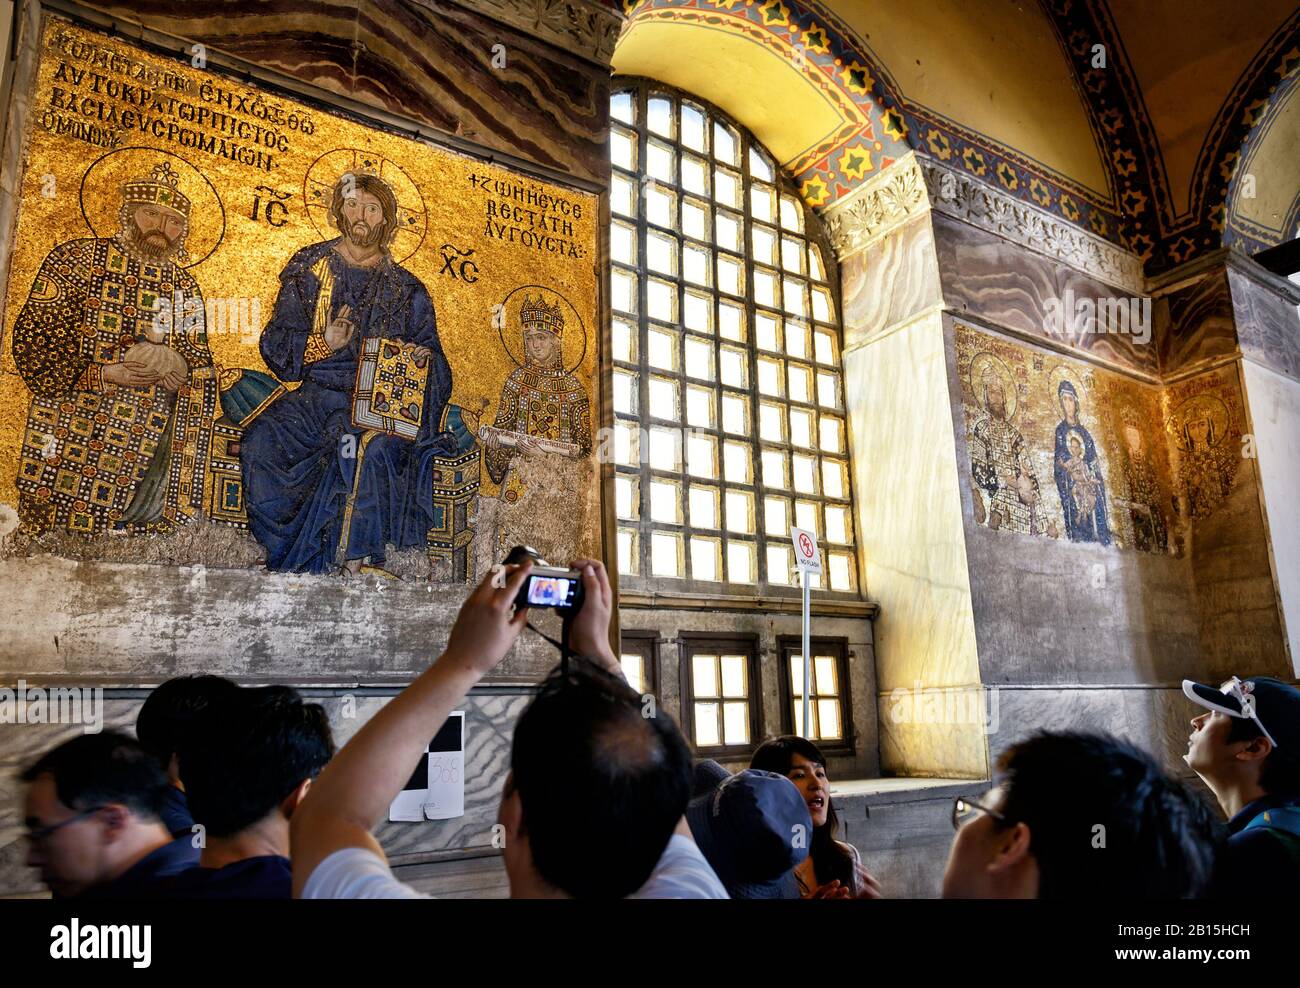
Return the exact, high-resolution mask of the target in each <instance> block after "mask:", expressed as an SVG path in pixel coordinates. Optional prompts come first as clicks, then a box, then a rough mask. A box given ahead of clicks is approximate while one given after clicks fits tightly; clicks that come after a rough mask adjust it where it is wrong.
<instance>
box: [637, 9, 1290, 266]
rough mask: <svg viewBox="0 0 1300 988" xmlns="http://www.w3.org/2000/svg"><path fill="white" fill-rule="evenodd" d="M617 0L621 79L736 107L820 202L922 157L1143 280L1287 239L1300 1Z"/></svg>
mask: <svg viewBox="0 0 1300 988" xmlns="http://www.w3.org/2000/svg"><path fill="white" fill-rule="evenodd" d="M628 8H629V14H630V16H629V20H628V24H627V26H626V28H625V30H624V34H623V37H622V38H621V40H620V42H619V46H618V48H617V50H616V52H615V57H614V67H615V70H616V71H617V72H621V73H626V74H635V75H645V76H649V77H652V78H657V79H660V80H662V81H664V82H667V83H670V84H673V85H676V86H679V87H681V88H683V89H687V90H689V91H692V92H695V93H697V94H699V95H700V96H702V97H704V98H706V99H709V100H711V101H712V102H714V103H715V104H717V105H719V106H721V107H722V108H723V109H724V110H727V111H728V112H730V113H731V114H732V115H733V116H735V117H736V118H737V119H739V120H740V121H741V122H742V123H744V124H746V125H747V126H749V127H750V128H751V129H752V130H753V131H754V133H755V134H756V136H758V137H759V139H760V140H762V141H764V142H765V143H766V144H767V145H768V147H769V148H770V149H771V150H772V151H773V153H774V154H776V155H777V156H778V157H779V158H781V159H782V160H783V161H784V162H785V166H786V168H787V170H788V171H789V172H790V174H791V175H792V176H793V177H794V179H795V180H796V182H797V183H798V184H799V185H800V187H801V189H802V190H803V193H804V196H805V198H807V199H808V201H809V202H810V203H811V204H813V205H814V206H818V207H824V206H827V205H829V204H831V203H833V202H835V201H836V200H838V199H839V198H842V197H843V196H845V195H847V194H848V193H849V192H850V191H852V189H853V188H854V187H855V186H856V185H857V184H859V183H861V182H862V181H865V180H866V179H868V178H869V177H870V175H871V173H872V172H874V171H876V170H878V169H879V168H882V167H885V166H887V165H888V164H889V163H890V162H891V161H893V160H894V159H895V158H897V157H898V156H900V155H901V154H903V153H906V151H907V150H908V149H915V150H917V152H918V153H921V154H925V155H929V156H931V157H935V158H937V159H940V160H943V161H945V162H946V163H947V164H949V165H950V166H951V167H954V168H958V169H961V170H963V171H966V172H968V173H969V174H971V175H973V176H974V177H976V178H978V179H980V180H981V181H985V182H988V183H990V184H995V185H998V186H999V187H1001V188H1002V189H1003V190H1004V191H1007V192H1009V193H1010V194H1012V195H1016V196H1018V197H1020V198H1023V199H1025V200H1026V201H1032V202H1034V203H1035V204H1036V205H1037V206H1039V207H1040V208H1043V209H1047V210H1049V211H1051V212H1053V213H1055V214H1057V215H1060V216H1062V217H1063V218H1065V219H1066V220H1068V221H1070V222H1073V223H1076V224H1078V225H1080V226H1083V227H1085V228H1087V229H1090V230H1091V231H1092V232H1094V233H1096V234H1098V235H1100V236H1103V237H1105V238H1107V239H1109V240H1112V241H1114V242H1116V243H1120V244H1122V245H1123V246H1125V247H1127V248H1129V249H1131V250H1133V251H1135V252H1136V253H1139V254H1141V255H1142V256H1143V257H1144V259H1145V260H1146V262H1147V267H1148V270H1151V271H1154V270H1160V269H1163V268H1167V267H1170V266H1172V265H1174V264H1177V263H1180V262H1182V261H1184V260H1187V259H1188V258H1190V257H1192V256H1194V255H1196V254H1198V253H1200V252H1202V251H1204V250H1206V249H1210V248H1212V247H1216V246H1218V245H1219V244H1221V243H1224V242H1229V243H1237V244H1239V245H1240V246H1242V247H1243V249H1248V250H1257V249H1260V248H1261V247H1264V246H1269V245H1270V244H1273V243H1277V242H1279V241H1280V240H1281V239H1285V238H1287V237H1289V236H1292V235H1294V223H1295V218H1296V216H1295V214H1296V212H1297V208H1300V154H1297V150H1300V148H1297V140H1298V139H1300V99H1292V98H1291V93H1292V90H1293V87H1294V84H1295V81H1296V78H1297V76H1300V12H1298V11H1297V9H1296V6H1295V3H1294V0H1250V2H1249V3H1242V2H1241V0H1194V2H1189V0H1141V2H1135V0H1110V2H1108V0H980V2H978V3H971V2H969V0H925V2H924V3H917V2H915V0H753V2H749V0H639V2H635V3H633V2H631V0H628ZM1288 223H1289V224H1290V227H1289V228H1288Z"/></svg>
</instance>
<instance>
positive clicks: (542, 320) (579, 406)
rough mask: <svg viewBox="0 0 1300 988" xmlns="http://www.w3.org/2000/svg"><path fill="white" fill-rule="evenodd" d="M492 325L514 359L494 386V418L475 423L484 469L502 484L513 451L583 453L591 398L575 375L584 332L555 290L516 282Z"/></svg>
mask: <svg viewBox="0 0 1300 988" xmlns="http://www.w3.org/2000/svg"><path fill="white" fill-rule="evenodd" d="M497 326H498V330H499V332H500V334H501V342H502V345H503V346H504V347H505V349H506V352H507V353H509V354H510V358H511V359H512V360H513V361H514V362H515V363H516V364H518V365H519V366H518V367H517V368H516V369H515V370H513V371H511V372H510V375H509V376H508V377H507V378H506V381H505V384H504V385H503V386H502V388H501V397H500V400H499V402H498V404H497V415H496V419H495V420H494V421H493V423H492V425H491V426H485V427H481V428H480V430H479V438H480V440H481V441H482V443H483V445H484V447H485V450H486V455H485V460H486V465H487V471H488V476H489V477H491V478H492V481H493V482H494V483H497V484H500V483H502V481H504V480H505V477H506V473H507V471H508V470H509V468H510V465H511V463H512V462H513V461H514V459H515V458H516V457H517V456H520V455H524V456H533V455H537V454H539V453H540V454H550V455H558V456H563V457H566V458H568V459H572V460H579V459H584V458H586V457H587V456H589V455H590V454H591V402H590V400H589V399H588V397H587V390H586V388H584V387H583V385H582V382H581V381H580V380H579V379H578V377H577V375H575V374H574V370H575V369H576V368H577V366H578V365H579V364H581V363H582V360H583V357H585V356H586V353H587V331H586V327H585V326H584V324H583V322H582V319H581V317H580V316H579V315H578V313H577V310H576V309H574V307H573V305H572V303H570V302H569V301H568V300H567V299H566V298H564V296H563V295H560V294H559V293H558V292H556V291H553V290H549V289H545V288H543V287H542V286H541V285H522V286H520V287H519V288H516V289H515V290H514V291H512V292H511V293H510V294H509V295H507V296H506V298H505V300H504V301H503V302H502V304H501V308H500V309H498V310H497Z"/></svg>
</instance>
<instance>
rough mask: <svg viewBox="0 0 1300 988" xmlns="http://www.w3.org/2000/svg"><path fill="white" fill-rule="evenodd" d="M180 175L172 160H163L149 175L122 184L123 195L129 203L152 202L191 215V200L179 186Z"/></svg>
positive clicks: (184, 214)
mask: <svg viewBox="0 0 1300 988" xmlns="http://www.w3.org/2000/svg"><path fill="white" fill-rule="evenodd" d="M179 183H180V177H179V176H178V175H177V174H176V173H175V172H174V171H172V166H171V163H170V162H167V161H162V162H159V163H158V164H156V165H154V166H153V171H151V172H150V173H149V174H148V175H147V176H145V177H142V178H133V179H130V180H129V181H127V182H126V183H125V184H124V185H123V186H122V195H123V197H124V198H125V199H126V202H127V205H131V204H132V203H137V202H152V203H156V204H157V205H159V206H166V207H167V208H168V209H174V210H176V212H178V213H180V214H181V215H182V216H186V217H188V216H189V215H190V201H189V199H188V198H186V196H185V193H183V192H181V190H180V188H179Z"/></svg>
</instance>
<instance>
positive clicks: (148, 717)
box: [135, 676, 239, 769]
mask: <svg viewBox="0 0 1300 988" xmlns="http://www.w3.org/2000/svg"><path fill="white" fill-rule="evenodd" d="M238 689H239V687H238V686H237V685H235V684H234V683H232V682H231V681H230V680H229V679H226V678H225V677H224V676H178V677H177V678H175V679H169V680H167V682H165V683H162V684H160V685H159V686H157V687H156V688H155V689H154V690H153V691H152V692H151V693H150V694H149V697H148V699H146V700H145V701H144V706H142V707H141V708H140V713H139V715H138V716H137V717H136V719H135V736H136V737H137V738H139V739H140V744H141V745H142V746H143V747H144V750H145V751H147V752H149V754H151V755H153V757H154V758H155V759H157V761H158V764H159V765H161V766H162V767H163V768H164V769H167V768H169V767H170V766H171V761H172V756H173V755H174V754H176V753H177V752H178V751H180V750H181V748H183V747H187V746H188V745H189V744H191V742H192V736H193V733H194V732H195V731H199V730H202V729H203V715H204V713H205V712H206V711H207V710H208V709H209V708H210V707H211V706H212V704H213V703H214V702H216V701H217V700H219V699H221V698H223V697H229V696H231V694H233V693H234V692H236V691H238Z"/></svg>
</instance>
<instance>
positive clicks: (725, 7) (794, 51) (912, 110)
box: [614, 0, 1134, 249]
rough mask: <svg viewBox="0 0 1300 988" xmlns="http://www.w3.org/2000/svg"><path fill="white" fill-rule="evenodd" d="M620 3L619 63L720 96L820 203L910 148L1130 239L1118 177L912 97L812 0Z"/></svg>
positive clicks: (626, 69)
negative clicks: (1074, 173)
mask: <svg viewBox="0 0 1300 988" xmlns="http://www.w3.org/2000/svg"><path fill="white" fill-rule="evenodd" d="M624 7H625V9H626V11H627V13H628V22H627V25H626V27H625V29H624V32H623V35H622V36H621V38H620V40H619V43H618V47H617V48H616V50H615V54H614V69H615V71H616V72H617V73H621V74H627V75H635V76H643V77H648V78H654V79H658V80H659V81H662V82H665V83H667V84H669V85H672V86H674V87H676V88H678V89H681V90H685V91H688V92H693V93H696V94H698V95H699V96H701V97H702V98H704V99H707V100H709V101H710V102H712V103H714V104H715V105H717V106H719V107H721V108H722V109H723V110H724V111H726V112H727V113H729V114H730V115H731V116H732V117H734V118H735V119H737V120H738V121H739V122H740V123H742V124H743V125H744V126H745V127H747V128H748V129H749V130H750V131H751V133H753V134H754V135H755V136H756V137H757V138H758V139H759V140H760V141H762V142H763V143H764V144H765V145H766V146H767V147H768V148H769V149H771V151H772V152H773V154H775V155H776V156H777V158H778V159H779V160H780V161H781V162H782V166H783V168H784V170H785V171H786V172H787V173H788V174H789V175H791V176H792V178H793V179H794V181H795V183H796V186H797V187H798V189H799V191H800V194H801V195H802V196H803V198H804V200H805V201H806V202H807V203H808V204H809V205H810V206H813V207H814V208H816V209H819V210H821V209H825V208H826V207H828V206H830V205H832V204H834V203H835V202H837V201H839V200H841V199H843V198H845V197H846V196H848V195H849V194H850V193H851V192H852V191H853V190H854V189H855V188H857V187H858V186H859V185H860V184H862V183H863V182H865V181H867V180H868V179H869V178H871V177H872V176H873V175H874V174H876V173H877V172H878V171H880V170H881V169H883V168H886V167H888V166H889V165H890V164H892V163H893V162H894V161H895V160H897V159H898V158H901V157H902V156H903V155H905V154H907V153H908V152H909V151H913V150H915V151H916V152H918V153H919V154H922V155H924V156H927V157H931V158H934V159H935V160H938V161H941V162H943V163H944V165H945V166H946V167H948V168H952V169H955V170H957V171H959V172H964V173H966V174H968V175H970V176H971V177H972V178H975V179H977V180H979V181H981V182H984V183H986V184H988V185H992V186H994V187H996V188H998V189H999V190H1000V191H1002V192H1003V193H1004V194H1009V195H1011V196H1013V197H1015V198H1017V199H1020V200H1022V201H1024V202H1027V203H1032V204H1033V205H1034V206H1035V207H1037V208H1039V209H1043V210H1046V211H1047V212H1049V213H1052V214H1053V215H1055V216H1058V217H1060V218H1061V219H1063V220H1065V221H1066V222H1068V223H1070V224H1072V225H1075V226H1078V227H1081V228H1083V229H1086V230H1089V231H1090V232H1092V233H1094V234H1096V235H1099V236H1101V237H1103V238H1104V239H1106V240H1109V241H1111V242H1112V243H1116V244H1119V245H1120V246H1122V247H1125V248H1126V249H1130V248H1131V247H1132V241H1133V236H1134V231H1133V228H1132V226H1131V224H1126V222H1125V213H1126V212H1128V211H1130V210H1131V206H1132V203H1131V202H1128V203H1121V202H1120V200H1119V199H1118V197H1117V195H1116V193H1115V191H1114V190H1115V186H1114V183H1112V186H1111V188H1110V189H1108V190H1106V191H1105V192H1098V191H1096V190H1094V189H1092V188H1089V187H1088V186H1086V185H1085V184H1083V183H1082V182H1079V181H1076V180H1074V179H1072V178H1071V177H1069V176H1067V175H1063V174H1061V173H1060V172H1058V171H1055V170H1053V169H1052V168H1049V167H1047V166H1046V165H1044V164H1043V163H1042V162H1041V161H1038V160H1036V159H1034V158H1033V157H1031V156H1029V155H1027V154H1024V153H1022V152H1020V151H1018V150H1016V149H1015V148H1012V147H1008V146H1006V145H1005V144H1003V143H1000V142H998V141H996V140H994V139H992V138H990V137H988V136H987V135H985V134H982V133H979V132H977V131H974V130H972V129H970V128H968V127H964V126H963V125H962V124H961V123H959V122H958V121H956V120H953V119H950V118H948V117H946V116H944V115H942V114H940V113H938V112H936V111H935V110H933V109H930V108H928V107H925V106H921V105H920V104H917V103H914V102H910V101H908V100H907V99H906V98H905V96H904V94H903V93H902V92H901V90H900V88H899V87H898V85H897V83H896V82H895V81H894V79H893V77H892V76H891V75H890V73H889V71H888V69H887V68H886V67H885V66H884V65H882V64H881V63H880V61H879V59H878V58H877V57H876V56H875V55H874V53H872V52H871V51H870V50H869V49H868V48H867V46H866V45H865V44H864V43H862V42H861V41H860V40H859V39H858V36H857V35H856V34H855V33H854V31H853V29H852V28H850V27H849V26H848V25H847V24H845V23H844V22H843V21H841V20H840V19H839V18H838V17H837V16H836V15H835V14H834V13H833V12H832V11H830V10H829V9H827V8H826V7H825V6H824V5H822V4H819V3H818V2H817V0H754V2H745V0H624ZM1097 143H1098V146H1100V141H1098V142H1097ZM1109 174H1110V175H1113V174H1114V172H1113V170H1110V171H1109Z"/></svg>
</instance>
